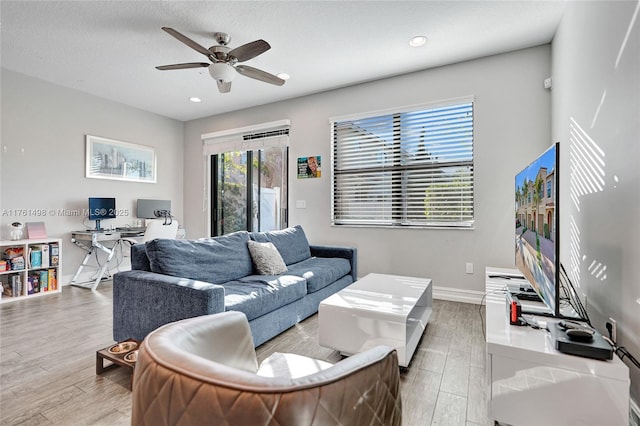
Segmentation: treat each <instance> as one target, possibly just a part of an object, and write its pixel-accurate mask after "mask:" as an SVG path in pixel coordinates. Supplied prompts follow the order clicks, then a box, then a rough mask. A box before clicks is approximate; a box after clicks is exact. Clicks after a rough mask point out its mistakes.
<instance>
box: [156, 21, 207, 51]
mask: <svg viewBox="0 0 640 426" xmlns="http://www.w3.org/2000/svg"><path fill="white" fill-rule="evenodd" d="M162 30H163V31H164V32H166V33H167V34H169V35H171V36H173V37H175V38H176V39H178V40H180V41H181V42H183V43H184V44H186V45H187V46H189V47H190V48H192V49H193V50H195V51H197V52H200V53H202V54H203V55H205V56H206V57H209V56H212V55H211V52H210V51H209V49H206V48H204V47H203V46H201V45H199V44H198V43H196V42H195V41H193V40H191V39H190V38H189V37H187V36H186V35H184V34H181V33H179V32H178V31H176V30H174V29H173V28H169V27H162Z"/></svg>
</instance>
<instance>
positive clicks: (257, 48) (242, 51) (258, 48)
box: [228, 40, 271, 62]
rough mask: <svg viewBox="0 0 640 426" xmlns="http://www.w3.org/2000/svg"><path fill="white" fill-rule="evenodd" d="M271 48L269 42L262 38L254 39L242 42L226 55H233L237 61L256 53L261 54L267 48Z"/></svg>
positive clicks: (256, 54)
mask: <svg viewBox="0 0 640 426" xmlns="http://www.w3.org/2000/svg"><path fill="white" fill-rule="evenodd" d="M269 49H271V46H270V45H269V43H267V42H266V41H264V40H256V41H252V42H251V43H247V44H243V45H242V46H239V47H236V48H235V49H233V50H231V51H230V52H229V53H228V55H229V56H233V57H234V58H236V59H237V60H238V62H244V61H248V60H249V59H251V58H255V57H256V56H258V55H261V54H263V53H264V52H266V51H267V50H269Z"/></svg>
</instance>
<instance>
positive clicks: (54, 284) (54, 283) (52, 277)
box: [47, 268, 58, 291]
mask: <svg viewBox="0 0 640 426" xmlns="http://www.w3.org/2000/svg"><path fill="white" fill-rule="evenodd" d="M47 274H48V283H49V291H55V290H57V289H58V274H57V273H56V270H55V269H53V268H51V269H49V270H48V271H47Z"/></svg>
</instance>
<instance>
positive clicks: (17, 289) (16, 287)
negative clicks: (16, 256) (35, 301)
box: [9, 274, 22, 297]
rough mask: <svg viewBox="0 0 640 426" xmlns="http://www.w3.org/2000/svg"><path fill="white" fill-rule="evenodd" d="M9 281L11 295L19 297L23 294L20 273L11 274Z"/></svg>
mask: <svg viewBox="0 0 640 426" xmlns="http://www.w3.org/2000/svg"><path fill="white" fill-rule="evenodd" d="M9 282H10V284H11V296H12V297H17V296H21V295H22V279H21V278H20V275H18V274H16V275H11V277H10V279H9Z"/></svg>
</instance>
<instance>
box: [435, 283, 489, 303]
mask: <svg viewBox="0 0 640 426" xmlns="http://www.w3.org/2000/svg"><path fill="white" fill-rule="evenodd" d="M483 297H484V292H483V291H474V290H462V289H459V288H451V287H438V286H433V298H434V299H440V300H450V301H452V302H462V303H473V304H475V305H479V304H480V302H481V301H482V298H483Z"/></svg>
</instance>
